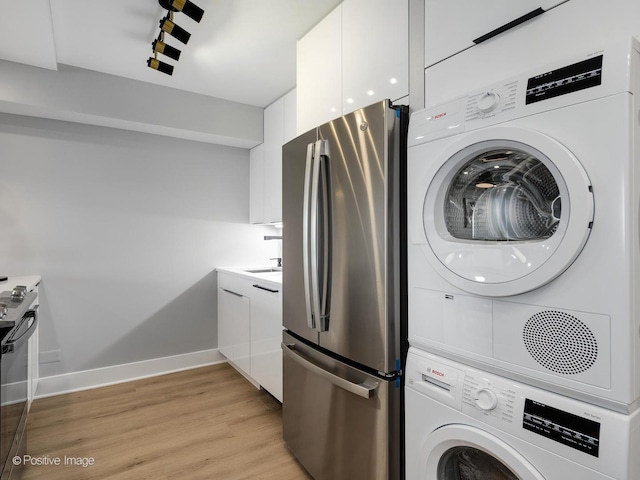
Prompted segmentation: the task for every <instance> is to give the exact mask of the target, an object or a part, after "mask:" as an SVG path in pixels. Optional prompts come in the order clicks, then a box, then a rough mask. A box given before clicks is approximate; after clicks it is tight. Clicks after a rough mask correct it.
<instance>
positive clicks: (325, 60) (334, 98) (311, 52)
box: [296, 5, 342, 134]
mask: <svg viewBox="0 0 640 480" xmlns="http://www.w3.org/2000/svg"><path fill="white" fill-rule="evenodd" d="M296 76H297V80H296V81H297V84H296V89H297V120H296V122H297V126H298V127H297V133H298V134H302V133H304V132H306V131H308V130H311V129H312V128H314V127H317V126H318V125H322V124H323V123H325V122H328V121H329V120H333V119H334V118H336V117H339V116H341V115H342V5H338V6H337V7H336V8H335V9H334V10H333V11H332V12H331V13H329V15H327V16H326V17H325V18H324V19H322V21H320V23H318V24H317V25H316V26H315V27H314V28H313V29H312V30H311V31H310V32H309V33H307V34H306V35H305V36H304V37H302V38H301V39H300V40H298V46H297V69H296Z"/></svg>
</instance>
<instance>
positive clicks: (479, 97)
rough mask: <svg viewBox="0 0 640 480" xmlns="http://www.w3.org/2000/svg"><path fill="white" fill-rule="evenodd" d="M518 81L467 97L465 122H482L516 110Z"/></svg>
mask: <svg viewBox="0 0 640 480" xmlns="http://www.w3.org/2000/svg"><path fill="white" fill-rule="evenodd" d="M518 85H519V82H518V80H513V81H510V82H508V83H505V84H503V85H498V86H495V87H493V88H490V89H488V90H484V91H481V92H478V93H475V94H472V95H469V96H468V97H467V108H466V115H465V120H466V121H467V122H473V121H474V120H484V119H487V118H491V117H495V116H497V115H501V114H503V113H506V112H509V111H511V110H514V109H515V108H516V101H517V99H518Z"/></svg>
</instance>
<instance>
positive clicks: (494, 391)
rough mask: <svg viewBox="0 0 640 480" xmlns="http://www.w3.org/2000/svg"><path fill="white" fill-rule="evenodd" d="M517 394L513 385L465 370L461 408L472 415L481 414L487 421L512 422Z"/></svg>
mask: <svg viewBox="0 0 640 480" xmlns="http://www.w3.org/2000/svg"><path fill="white" fill-rule="evenodd" d="M517 395H518V392H517V387H516V386H514V385H509V384H506V383H505V384H502V383H500V382H497V381H496V380H495V379H493V378H491V377H489V376H480V375H476V374H475V372H473V371H471V372H467V374H466V375H465V379H464V385H463V387H462V403H463V405H462V410H463V411H467V412H469V413H472V414H474V415H473V416H478V414H479V415H482V416H483V417H485V418H484V421H488V422H489V423H494V422H497V423H502V422H507V423H513V421H514V417H515V414H514V411H515V402H516V398H517Z"/></svg>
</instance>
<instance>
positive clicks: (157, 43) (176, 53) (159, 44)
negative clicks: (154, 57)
mask: <svg viewBox="0 0 640 480" xmlns="http://www.w3.org/2000/svg"><path fill="white" fill-rule="evenodd" d="M151 45H152V46H153V53H155V54H157V53H161V54H162V55H166V56H167V57H169V58H173V59H174V60H180V50H178V49H177V48H174V47H172V46H171V45H168V44H166V43H164V42H163V41H162V40H161V39H160V38H158V39H156V40H154V41H153V43H152V44H151Z"/></svg>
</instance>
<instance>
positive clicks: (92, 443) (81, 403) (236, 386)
mask: <svg viewBox="0 0 640 480" xmlns="http://www.w3.org/2000/svg"><path fill="white" fill-rule="evenodd" d="M27 435H28V442H27V454H28V455H31V457H32V458H33V459H36V461H40V463H43V462H47V461H49V462H50V461H56V459H60V463H61V465H30V464H29V463H27V467H26V470H25V472H24V474H23V479H24V480H33V479H47V480H94V479H114V480H120V479H129V480H147V479H148V480H151V479H153V480H174V479H176V480H177V479H180V480H199V479H203V480H246V479H260V480H271V479H273V480H276V479H277V480H309V479H310V478H311V477H310V476H308V475H307V474H306V472H305V471H304V470H303V468H302V467H301V466H300V465H299V464H298V463H297V462H296V460H295V459H294V458H293V456H292V455H291V454H290V452H289V451H288V450H287V448H286V446H285V444H284V442H283V441H282V407H281V405H280V403H279V402H278V401H276V400H275V399H274V398H272V397H271V396H270V395H269V394H267V393H266V392H264V391H259V390H257V389H256V388H255V387H254V386H253V385H251V384H250V383H249V382H248V381H247V380H246V379H245V378H244V377H242V375H240V374H239V373H238V372H236V371H235V370H234V369H233V368H232V367H230V366H229V365H228V364H226V363H225V364H219V365H214V366H210V367H203V368H198V369H194V370H188V371H185V372H179V373H173V374H169V375H163V376H159V377H153V378H149V379H144V380H138V381H133V382H129V383H124V384H119V385H114V386H109V387H103V388H98V389H94V390H87V391H83V392H77V393H71V394H66V395H59V396H55V397H49V398H43V399H38V400H36V401H34V403H33V405H32V407H31V412H30V413H29V419H28V423H27ZM65 457H66V459H65ZM46 458H48V459H49V460H46ZM73 458H76V459H80V460H76V461H75V462H76V463H77V464H76V465H73V464H70V465H69V464H68V465H64V463H65V461H66V462H67V463H69V462H71V463H73V461H72V460H70V459H73ZM43 459H44V460H43ZM91 459H93V462H94V464H93V465H88V466H82V462H83V461H84V462H85V463H90V462H91ZM31 462H33V460H32V461H31Z"/></svg>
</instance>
